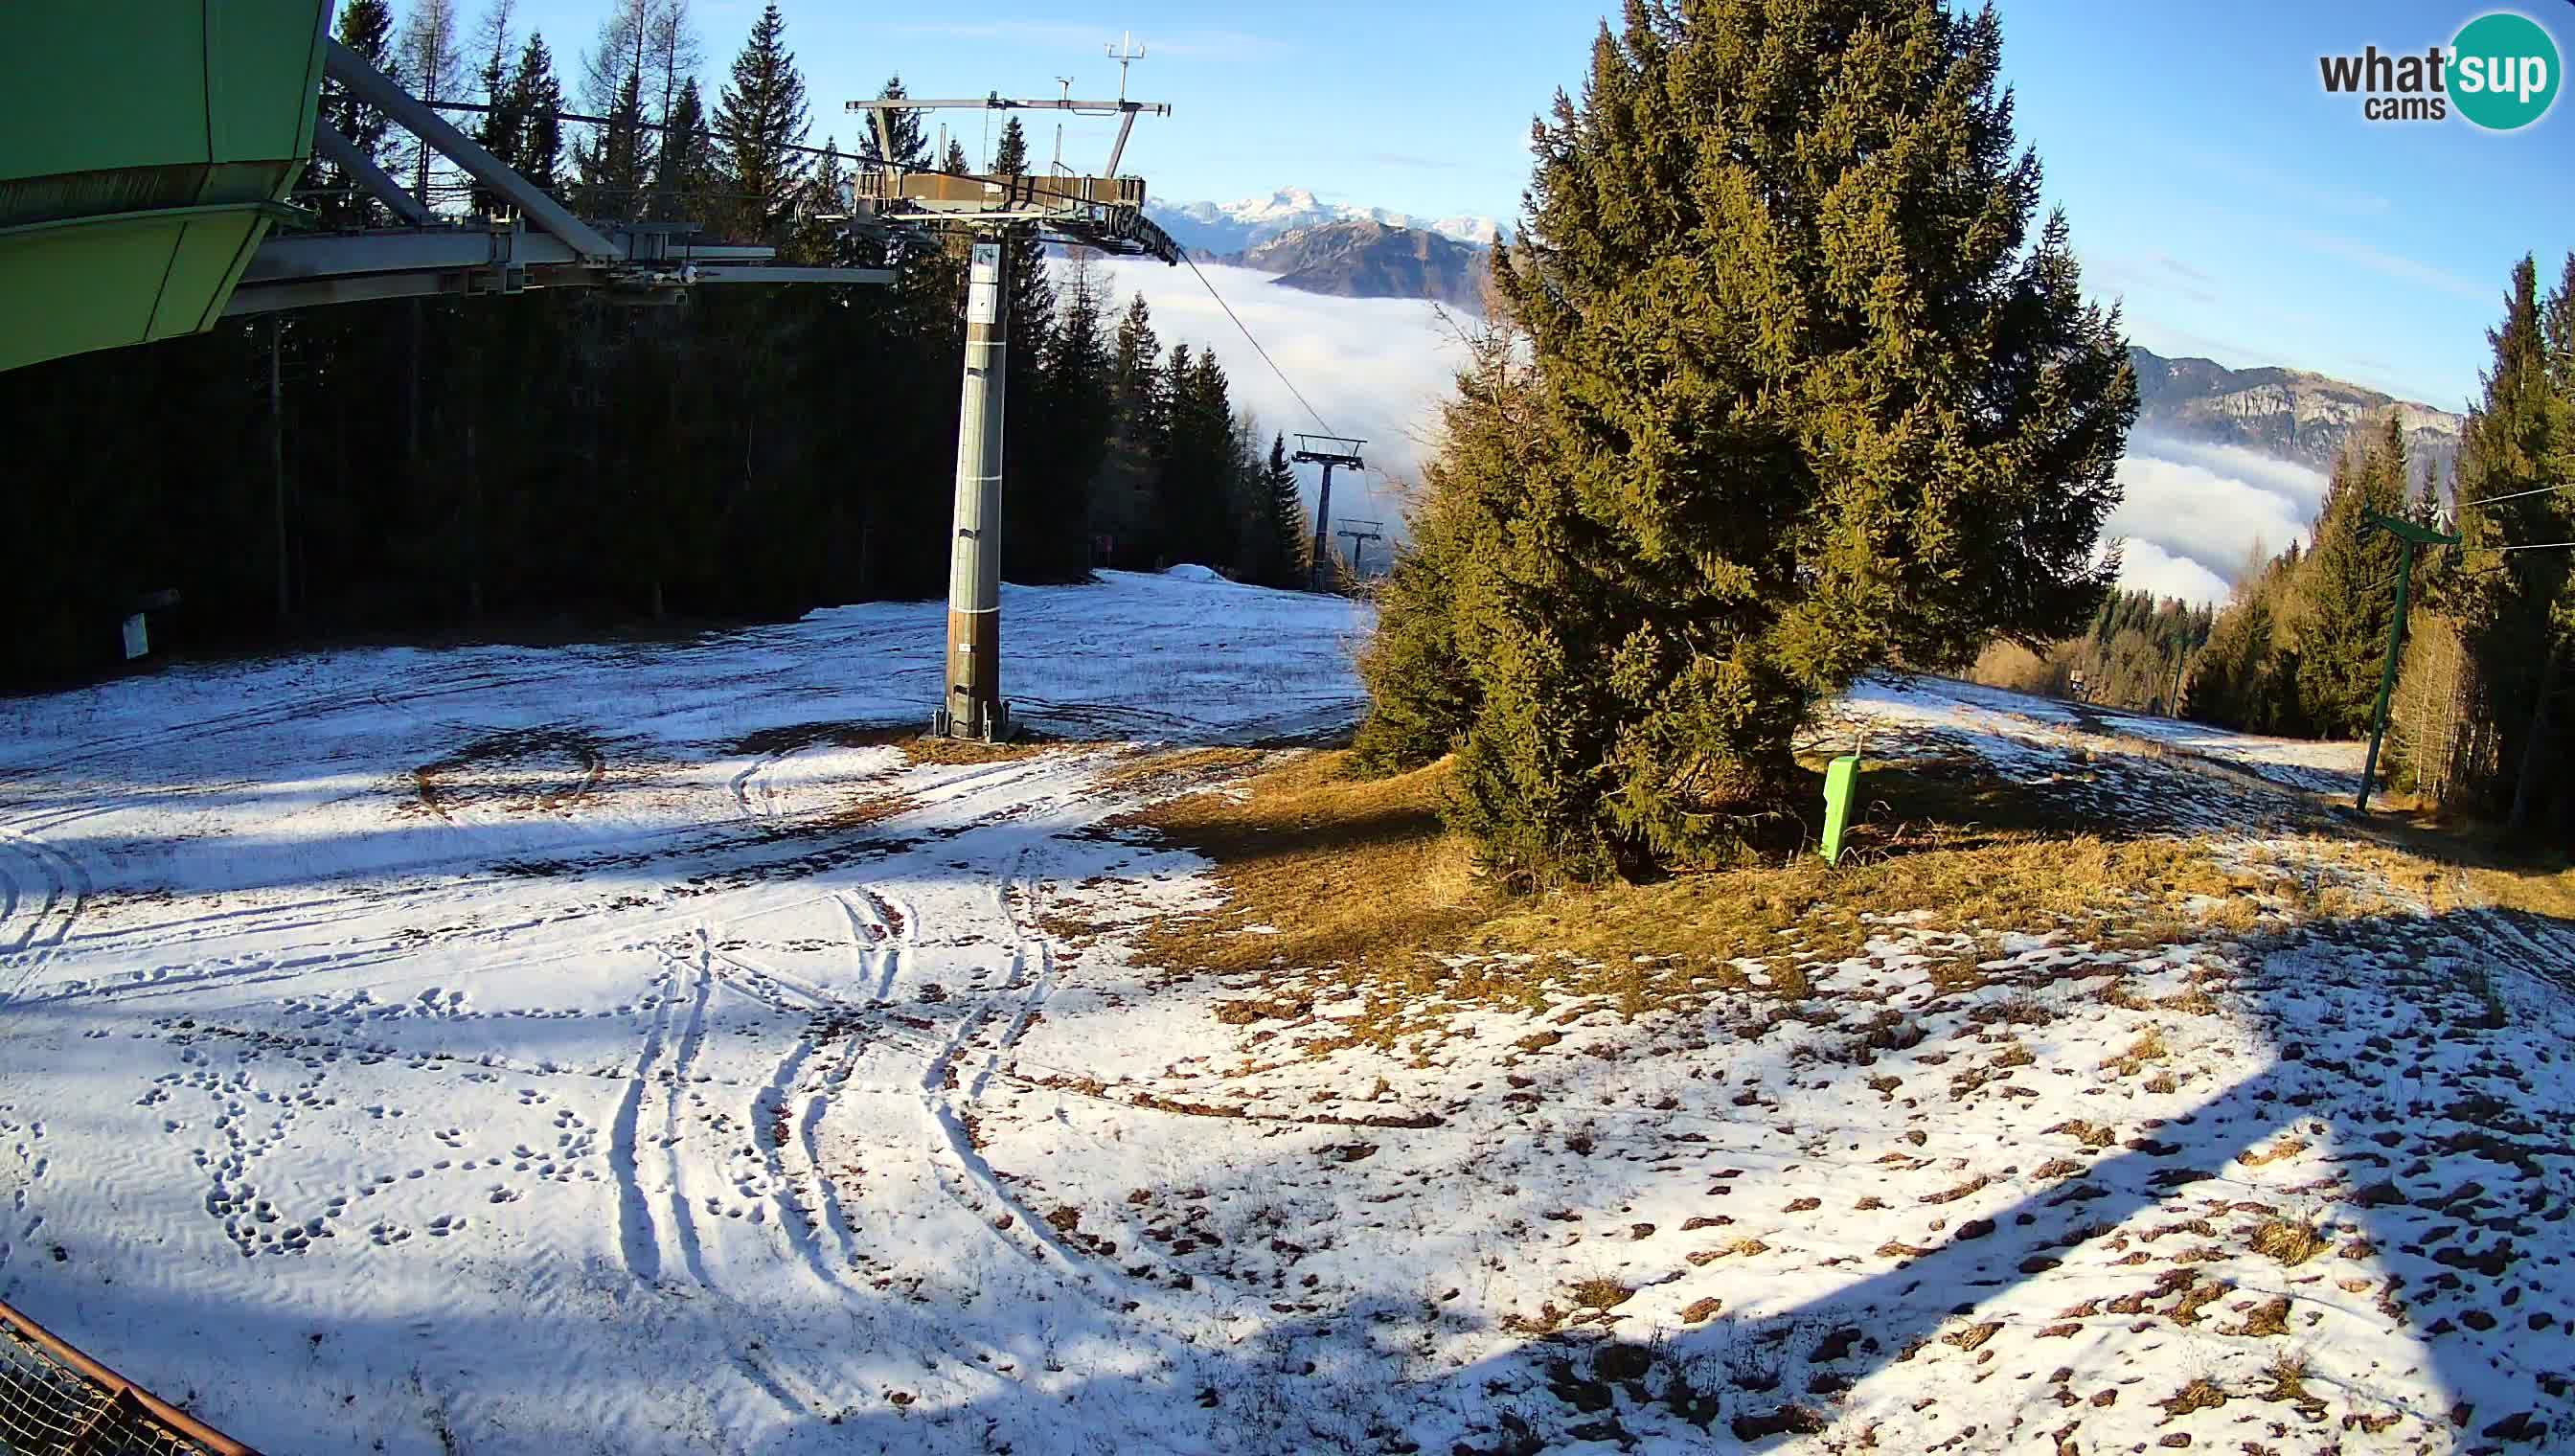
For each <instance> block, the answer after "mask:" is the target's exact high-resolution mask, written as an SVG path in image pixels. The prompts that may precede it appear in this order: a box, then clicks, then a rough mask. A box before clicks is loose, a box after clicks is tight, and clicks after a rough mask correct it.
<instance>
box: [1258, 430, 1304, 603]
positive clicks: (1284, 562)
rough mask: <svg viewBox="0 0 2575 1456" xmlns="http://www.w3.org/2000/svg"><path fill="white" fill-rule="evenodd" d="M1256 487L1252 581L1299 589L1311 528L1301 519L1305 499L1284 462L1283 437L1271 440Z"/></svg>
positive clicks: (1278, 436)
mask: <svg viewBox="0 0 2575 1456" xmlns="http://www.w3.org/2000/svg"><path fill="white" fill-rule="evenodd" d="M1258 487H1259V494H1258V496H1257V498H1256V502H1257V505H1258V507H1259V512H1258V514H1257V515H1256V516H1255V518H1254V522H1253V525H1254V530H1255V533H1256V535H1255V538H1254V539H1255V541H1256V542H1257V543H1258V545H1259V549H1260V553H1261V555H1260V571H1259V573H1258V575H1257V576H1256V577H1255V580H1257V581H1259V582H1260V583H1261V584H1262V585H1263V586H1265V587H1302V586H1304V585H1305V582H1306V559H1307V556H1308V554H1309V553H1310V552H1311V551H1312V547H1311V546H1310V545H1309V544H1308V542H1307V540H1306V538H1307V537H1308V535H1309V534H1310V533H1311V532H1312V530H1313V526H1312V523H1311V522H1310V521H1309V520H1308V519H1307V517H1306V515H1305V497H1304V493H1303V491H1302V490H1301V489H1300V488H1299V487H1298V485H1297V483H1296V467H1295V466H1294V465H1292V464H1290V463H1289V462H1288V459H1287V436H1286V435H1284V434H1282V435H1277V436H1273V437H1272V438H1271V441H1270V458H1269V460H1268V461H1267V462H1266V463H1264V465H1263V466H1262V470H1261V474H1260V477H1259V481H1258Z"/></svg>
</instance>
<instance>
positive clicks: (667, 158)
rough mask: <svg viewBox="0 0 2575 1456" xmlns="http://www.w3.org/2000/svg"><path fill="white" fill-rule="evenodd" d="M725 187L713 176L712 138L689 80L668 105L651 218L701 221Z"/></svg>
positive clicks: (695, 86)
mask: <svg viewBox="0 0 2575 1456" xmlns="http://www.w3.org/2000/svg"><path fill="white" fill-rule="evenodd" d="M725 185H726V184H724V183H722V182H720V181H719V180H718V179H717V176H716V146H715V139H714V138H713V136H711V135H710V134H709V133H708V131H707V114H706V107H705V105H704V103H702V102H701V101H700V100H699V99H698V83H697V80H696V78H694V77H692V78H690V79H689V80H686V81H683V82H682V83H681V84H680V94H679V97H678V99H677V100H675V101H673V102H672V103H671V120H670V123H669V126H668V129H667V130H665V131H664V132H663V133H662V148H661V155H660V156H659V157H657V158H655V159H654V163H653V193H652V196H653V215H654V216H655V217H657V218H660V219H662V220H664V221H668V222H703V221H705V220H706V219H707V218H708V217H709V216H710V215H711V214H713V213H715V212H716V211H717V200H718V199H717V193H718V191H719V189H720V188H722V187H724V186H725Z"/></svg>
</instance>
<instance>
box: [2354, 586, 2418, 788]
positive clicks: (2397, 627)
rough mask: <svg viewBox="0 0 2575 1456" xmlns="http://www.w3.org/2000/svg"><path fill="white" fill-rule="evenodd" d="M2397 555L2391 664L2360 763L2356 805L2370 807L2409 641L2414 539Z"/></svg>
mask: <svg viewBox="0 0 2575 1456" xmlns="http://www.w3.org/2000/svg"><path fill="white" fill-rule="evenodd" d="M2404 548H2405V554H2404V555H2403V556H2401V557H2398V558H2397V559H2396V620H2395V621H2394V622H2392V623H2389V624H2388V626H2387V668H2386V670H2385V671H2384V672H2382V673H2380V674H2379V675H2378V712H2377V713H2376V714H2375V715H2373V716H2372V717H2371V719H2370V723H2369V757H2368V758H2367V759H2366V760H2365V761H2363V762H2362V763H2361V765H2360V797H2359V798H2357V799H2355V800H2354V801H2353V803H2352V807H2354V808H2356V809H2359V810H2360V811H2361V812H2363V813H2366V812H2368V811H2369V780H2370V775H2371V774H2374V773H2376V772H2377V771H2378V744H2379V740H2380V739H2381V738H2384V737H2385V736H2386V735H2387V700H2388V698H2389V697H2390V696H2391V695H2393V694H2394V693H2395V691H2396V654H2397V650H2398V649H2399V648H2400V647H2401V646H2403V644H2404V642H2405V593H2406V589H2407V587H2409V586H2410V585H2411V584H2412V583H2413V580H2414V543H2413V542H2411V541H2407V542H2405V544H2404Z"/></svg>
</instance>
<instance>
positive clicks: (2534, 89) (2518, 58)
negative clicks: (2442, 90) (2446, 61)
mask: <svg viewBox="0 0 2575 1456" xmlns="http://www.w3.org/2000/svg"><path fill="white" fill-rule="evenodd" d="M2561 69H2562V68H2561V67H2560V66H2559V65H2558V63H2557V42H2556V41H2555V40H2554V39H2552V38H2550V36H2549V34H2548V32H2547V30H2546V29H2544V28H2543V27H2542V26H2541V25H2540V23H2539V22H2538V21H2536V20H2533V19H2531V18H2530V17H2529V16H2527V15H2515V14H2512V13H2511V12H2510V11H2497V12H2495V13H2494V14H2492V15H2481V16H2478V17H2477V18H2476V19H2474V20H2471V21H2469V22H2468V24H2467V27H2466V28H2465V29H2463V30H2461V31H2460V32H2459V38H2458V39H2457V40H2454V41H2452V42H2451V43H2450V100H2451V101H2452V102H2454V103H2455V104H2456V105H2457V106H2458V108H2459V114H2460V115H2461V116H2464V117H2466V118H2467V119H2468V120H2470V121H2472V122H2475V123H2476V124H2477V125H2479V126H2481V127H2484V128H2485V129H2487V130H2488V131H2498V132H2508V131H2513V130H2516V129H2518V128H2521V127H2526V126H2528V125H2530V124H2531V123H2532V122H2534V121H2537V120H2539V119H2540V118H2541V117H2543V116H2546V115H2547V114H2548V108H2549V105H2550V103H2552V102H2554V101H2556V99H2557V87H2558V78H2559V73H2560V70H2561Z"/></svg>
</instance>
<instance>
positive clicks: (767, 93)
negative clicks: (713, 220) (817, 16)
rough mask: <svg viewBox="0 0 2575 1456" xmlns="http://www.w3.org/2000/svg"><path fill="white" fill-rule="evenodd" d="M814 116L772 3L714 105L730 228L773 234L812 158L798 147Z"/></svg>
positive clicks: (789, 211)
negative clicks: (729, 204) (809, 111)
mask: <svg viewBox="0 0 2575 1456" xmlns="http://www.w3.org/2000/svg"><path fill="white" fill-rule="evenodd" d="M811 124H812V118H811V117H810V116H809V115H808V114H807V111H806V107H805V78H804V76H803V75H801V74H800V73H798V71H797V69H796V56H795V53H794V52H792V51H790V50H788V49H787V21H786V19H785V17H783V16H781V15H780V14H779V12H778V6H777V5H776V4H774V3H773V4H771V5H769V6H767V7H766V8H764V9H763V10H762V11H761V12H760V18H759V19H758V20H756V21H754V22H752V26H751V37H750V39H748V40H746V41H744V42H743V47H742V53H741V54H740V55H738V56H736V57H734V62H733V79H732V80H730V81H728V82H727V83H725V88H724V94H723V95H722V97H721V98H719V100H718V101H717V103H716V125H715V130H716V135H717V137H718V139H719V145H720V146H721V148H722V150H723V154H724V155H723V168H724V173H725V179H726V185H727V187H728V188H729V189H730V190H731V191H732V193H733V194H734V215H735V219H736V230H737V231H738V232H740V233H741V234H742V235H743V236H744V237H746V238H760V239H768V238H776V237H778V236H780V235H781V234H782V233H783V232H784V230H785V227H786V224H787V221H788V219H789V217H790V216H791V215H792V214H793V213H794V211H795V209H796V204H797V202H798V201H799V199H800V198H801V197H802V195H803V190H804V187H805V182H806V178H807V176H808V174H809V173H810V172H811V171H812V163H811V159H809V158H808V157H807V156H806V154H805V153H804V152H803V151H801V150H799V149H800V148H802V147H803V146H804V144H805V133H806V130H807V129H808V127H809V126H810V125H811Z"/></svg>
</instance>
